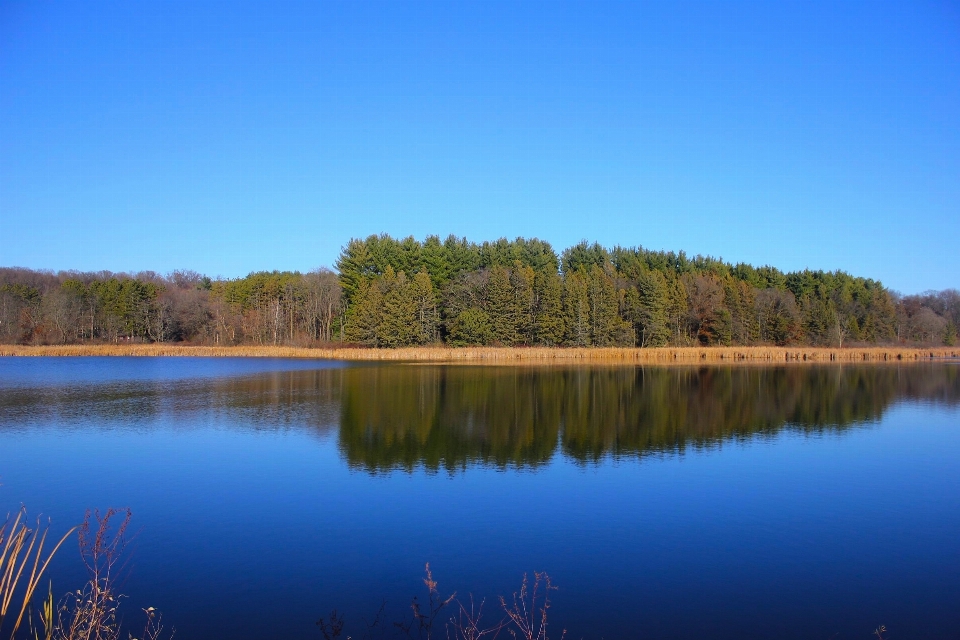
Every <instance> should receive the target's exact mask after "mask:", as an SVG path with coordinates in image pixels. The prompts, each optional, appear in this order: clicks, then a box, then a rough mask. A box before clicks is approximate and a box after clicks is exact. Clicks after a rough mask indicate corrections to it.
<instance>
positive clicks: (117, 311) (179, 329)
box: [0, 268, 343, 345]
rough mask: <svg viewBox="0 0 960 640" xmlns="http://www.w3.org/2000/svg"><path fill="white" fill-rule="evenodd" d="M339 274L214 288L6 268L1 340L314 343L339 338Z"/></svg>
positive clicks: (268, 276) (194, 276) (170, 280)
mask: <svg viewBox="0 0 960 640" xmlns="http://www.w3.org/2000/svg"><path fill="white" fill-rule="evenodd" d="M342 310H343V309H342V296H341V290H340V284H339V282H338V280H337V276H336V274H334V273H333V272H332V271H330V270H329V269H318V270H317V271H313V272H311V273H306V274H301V273H296V272H277V271H275V272H264V273H252V274H250V275H248V276H246V277H244V278H238V279H235V280H211V279H210V278H208V277H206V276H202V275H200V274H198V273H195V272H192V271H174V272H173V273H171V274H169V275H167V276H161V275H158V274H156V273H153V272H143V273H138V274H136V275H130V274H115V273H109V272H98V273H79V272H60V273H52V272H46V271H31V270H29V269H9V268H8V269H0V341H3V342H7V343H25V344H65V343H76V342H121V341H136V342H192V343H197V344H218V345H231V344H277V345H279V344H312V343H318V342H331V341H333V340H334V338H335V333H336V334H337V336H336V337H339V333H340V326H341V325H342V321H341V320H339V317H340V315H341V312H342Z"/></svg>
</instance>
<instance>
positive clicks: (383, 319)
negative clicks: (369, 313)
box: [377, 266, 420, 347]
mask: <svg viewBox="0 0 960 640" xmlns="http://www.w3.org/2000/svg"><path fill="white" fill-rule="evenodd" d="M377 284H378V285H379V288H380V289H381V291H382V292H383V311H382V313H381V316H380V325H379V326H378V328H377V343H378V344H380V345H383V346H385V347H404V346H407V345H410V344H412V343H413V342H414V341H415V339H417V338H418V337H419V333H420V332H419V323H418V313H417V304H416V300H415V299H414V296H413V294H412V291H411V289H412V288H411V287H410V284H409V282H408V281H407V276H406V275H405V274H404V273H403V271H401V272H400V273H394V271H393V267H391V266H387V270H386V273H384V274H383V277H382V278H380V280H379V282H378V283H377Z"/></svg>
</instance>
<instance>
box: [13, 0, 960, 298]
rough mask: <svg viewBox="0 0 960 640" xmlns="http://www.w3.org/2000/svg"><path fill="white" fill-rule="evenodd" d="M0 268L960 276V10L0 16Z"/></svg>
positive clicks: (272, 9)
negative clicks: (478, 246)
mask: <svg viewBox="0 0 960 640" xmlns="http://www.w3.org/2000/svg"><path fill="white" fill-rule="evenodd" d="M0 230H2V239H0V265H3V266H13V265H17V266H26V267H33V268H49V269H54V270H58V269H80V270H99V269H109V270H114V271H139V270H148V269H149V270H155V271H159V272H167V271H170V270H172V269H176V268H188V269H195V270H197V271H201V272H204V273H207V274H210V275H213V276H215V275H222V276H226V277H233V276H238V275H243V274H246V273H247V272H249V271H253V270H261V269H271V270H272V269H299V270H309V269H311V268H315V267H317V266H320V265H332V264H333V262H334V260H335V259H336V256H337V254H338V253H339V250H340V247H341V246H342V245H343V244H345V243H346V241H347V240H348V239H349V238H351V237H362V236H366V235H368V234H371V233H381V232H386V233H390V234H392V235H395V236H407V235H413V236H415V237H417V238H423V237H424V236H426V235H428V234H438V235H440V236H441V237H444V236H446V235H448V234H451V233H452V234H456V235H459V236H463V235H465V236H467V237H469V238H470V239H472V240H477V241H479V240H484V239H491V240H492V239H496V238H499V237H501V236H505V237H509V238H513V237H516V236H526V237H534V236H536V237H540V238H542V239H545V240H548V241H549V242H551V243H552V244H553V245H554V247H555V248H556V249H557V250H560V249H562V248H564V247H566V246H569V245H571V244H574V243H576V242H578V241H579V240H581V239H588V240H591V241H593V240H596V241H599V242H600V243H602V244H604V245H607V246H612V245H616V244H620V245H624V246H632V245H642V246H645V247H648V248H653V249H669V250H684V251H686V252H687V253H688V254H697V253H701V254H709V255H713V256H722V257H723V258H724V259H726V260H730V261H733V262H740V261H744V262H750V263H754V264H757V265H759V264H772V265H775V266H777V267H779V268H781V269H784V270H795V269H803V268H813V269H826V270H833V269H844V270H847V271H850V272H852V273H855V274H857V275H863V276H867V277H872V278H876V279H880V280H882V281H883V282H884V283H885V284H886V285H888V286H890V287H892V288H894V289H897V290H900V291H903V292H905V293H912V292H917V291H922V290H924V289H931V288H933V289H941V288H947V287H957V286H960V277H958V274H960V251H958V241H960V3H958V2H956V1H955V0H954V1H947V0H941V1H933V0H910V1H904V2H889V1H885V0H871V1H869V2H837V1H827V2H817V1H804V2H790V1H783V2H735V1H724V2H719V1H717V2H599V1H591V2H563V1H560V0H554V1H550V2H535V1H528V2H519V1H514V2H496V1H493V0H483V1H481V2H470V1H467V0H460V1H451V2H439V1H437V2H400V1H399V0H392V1H390V2H364V1H344V2H305V3H293V2H264V3H251V2H200V1H198V2H159V3H158V2H150V1H146V0H145V1H138V2H132V3H131V2H112V3H110V2H96V3H90V2H81V3H46V2H23V3H21V2H10V1H9V0H0Z"/></svg>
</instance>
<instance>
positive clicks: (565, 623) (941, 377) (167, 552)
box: [0, 358, 960, 640]
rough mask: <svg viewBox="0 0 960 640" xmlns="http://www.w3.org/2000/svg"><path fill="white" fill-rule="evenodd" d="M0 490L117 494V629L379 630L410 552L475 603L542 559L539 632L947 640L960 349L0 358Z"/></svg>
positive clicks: (959, 477)
mask: <svg viewBox="0 0 960 640" xmlns="http://www.w3.org/2000/svg"><path fill="white" fill-rule="evenodd" d="M0 483H2V486H0V507H3V508H4V510H12V509H15V508H16V507H17V505H18V504H19V503H21V502H23V503H24V504H26V505H27V506H28V507H29V509H30V513H31V514H38V513H42V514H43V515H44V516H45V517H46V516H49V517H50V518H52V519H53V522H54V529H59V530H63V529H65V528H66V527H67V526H68V525H72V524H74V523H76V522H78V521H79V520H80V519H82V516H83V512H84V510H85V509H86V508H88V507H100V508H104V507H109V506H129V507H130V508H132V510H133V513H134V525H135V528H136V529H137V530H138V532H139V533H138V535H137V537H136V539H135V542H134V544H133V548H132V556H131V563H130V565H129V568H128V570H127V573H126V577H125V579H124V583H123V592H124V593H126V594H127V595H128V598H127V600H126V601H125V603H124V607H125V608H126V611H127V619H128V620H136V621H138V622H139V620H138V618H137V616H136V615H135V614H136V613H137V612H139V610H140V608H141V607H146V606H155V607H158V608H159V609H161V610H162V611H163V612H164V616H165V621H166V622H167V623H168V624H171V625H174V626H175V627H176V628H177V637H178V638H180V639H182V640H192V639H196V638H218V637H230V638H234V639H244V638H281V637H283V638H319V637H320V633H319V631H318V629H317V628H316V627H315V625H314V623H315V621H316V620H317V619H318V618H319V617H321V616H325V615H326V614H327V613H328V612H329V611H330V609H332V608H334V607H336V608H338V609H339V610H340V611H345V612H346V613H347V614H348V620H350V621H352V622H357V621H358V620H359V618H360V616H361V615H363V616H366V617H367V618H370V617H372V616H373V614H375V613H376V611H377V609H378V608H379V607H380V605H381V603H382V602H383V601H385V602H386V611H387V613H388V616H389V617H390V618H396V617H399V616H400V615H402V613H403V611H404V607H405V606H406V605H407V604H408V603H409V599H410V597H411V596H413V595H419V594H421V593H422V583H421V582H420V578H421V576H422V572H423V565H424V563H425V562H428V561H429V562H430V563H431V566H432V567H433V569H434V575H435V577H436V578H437V579H438V581H439V583H440V590H441V591H443V592H444V593H449V592H451V591H454V590H456V591H458V592H459V593H460V594H461V595H462V596H465V595H466V594H468V593H470V592H472V593H474V594H475V595H476V596H477V597H483V596H486V597H487V599H488V605H487V606H488V608H489V609H490V610H491V611H493V610H494V609H495V607H494V606H493V605H494V602H493V601H494V599H495V597H496V596H497V595H499V594H509V593H510V592H512V591H514V590H516V589H517V588H518V586H519V583H520V578H521V575H522V573H523V572H524V571H533V570H546V571H548V572H549V573H550V575H551V576H552V578H553V580H554V582H555V584H557V585H558V586H559V590H558V591H556V592H555V593H554V600H553V602H554V606H553V608H552V609H551V619H552V626H551V628H552V629H553V633H552V634H551V637H557V638H558V637H559V631H560V630H561V629H562V628H564V627H565V628H567V629H568V630H569V633H568V636H567V637H568V638H580V637H586V638H604V637H605V638H622V637H638V638H639V637H646V638H697V639H698V640H699V639H702V638H711V639H716V638H745V637H769V638H774V637H776V638H804V639H811V638H813V639H818V638H823V639H827V638H865V639H866V638H870V637H872V636H871V632H872V630H873V629H874V628H875V627H876V626H877V625H878V624H881V623H884V624H886V625H887V628H888V629H890V634H889V638H891V639H896V638H958V637H960V366H957V365H956V364H936V365H932V364H931V365H911V366H899V367H897V366H889V367H887V366H873V367H852V366H843V367H839V366H834V367H823V368H814V367H787V368H783V367H780V368H759V367H744V368H739V369H730V368H701V369H695V368H683V369H656V368H634V367H629V368H628V367H624V368H551V369H533V368H499V367H498V368H480V367H441V366H416V365H396V364H389V365H377V366H370V365H364V366H344V365H342V364H336V363H323V362H307V361H298V360H241V359H236V360H234V359H186V358H179V359H174V358H170V359H151V358H136V359H133V358H130V359H127V358H82V359H79V358H78V359H72V358H61V359H54V358H48V359H40V358H30V359H19V358H0ZM78 564H79V563H78V560H77V556H76V553H75V551H74V550H73V549H68V550H67V551H65V552H62V553H61V554H60V556H59V557H58V558H57V561H56V565H55V566H54V569H53V573H52V577H53V579H54V590H55V592H65V591H67V590H68V589H70V588H71V587H74V588H75V587H76V586H79V584H80V583H81V582H82V579H83V574H82V572H81V570H80V567H79V566H78ZM359 635H360V634H356V633H355V634H354V637H359Z"/></svg>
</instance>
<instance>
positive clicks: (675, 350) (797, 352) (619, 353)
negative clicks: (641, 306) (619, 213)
mask: <svg viewBox="0 0 960 640" xmlns="http://www.w3.org/2000/svg"><path fill="white" fill-rule="evenodd" d="M0 356H203V357H211V356H212V357H244V358H313V359H326V360H358V361H359V360H367V361H369V360H391V361H401V362H441V363H477V364H550V363H565V364H574V363H606V364H656V365H671V364H698V363H713V364H730V363H778V362H791V363H794V362H809V363H824V362H918V361H924V360H942V359H947V358H960V347H933V348H925V349H920V348H907V347H848V348H843V349H835V348H820V347H662V348H647V349H630V348H616V347H611V348H601V347H593V348H590V347H588V348H566V347H406V348H400V349H373V348H369V349H367V348H357V347H343V348H308V347H282V346H235V347H204V346H184V345H176V344H142V345H123V344H121V345H61V346H54V345H48V346H24V345H0Z"/></svg>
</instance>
